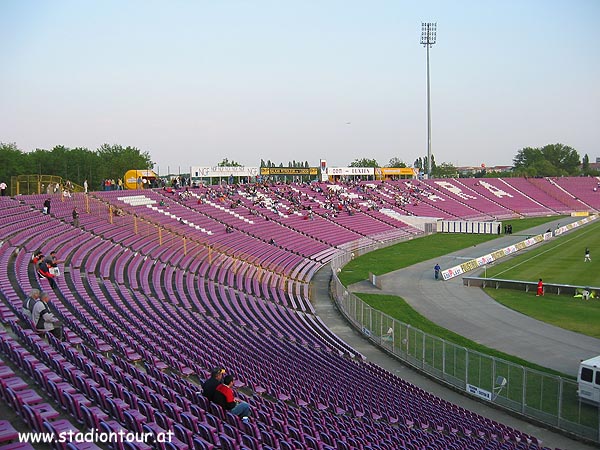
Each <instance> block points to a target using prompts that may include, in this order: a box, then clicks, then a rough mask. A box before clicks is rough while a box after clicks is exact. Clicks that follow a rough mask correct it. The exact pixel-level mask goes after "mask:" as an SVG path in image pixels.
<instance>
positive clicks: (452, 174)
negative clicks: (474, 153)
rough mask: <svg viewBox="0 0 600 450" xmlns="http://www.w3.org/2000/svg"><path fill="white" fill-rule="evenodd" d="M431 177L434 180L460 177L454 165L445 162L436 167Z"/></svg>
mask: <svg viewBox="0 0 600 450" xmlns="http://www.w3.org/2000/svg"><path fill="white" fill-rule="evenodd" d="M432 160H433V158H432ZM431 176H432V177H433V178H456V177H458V170H457V169H456V167H455V166H454V165H453V164H451V163H446V162H445V163H442V164H440V165H439V166H436V167H435V169H433V168H432V169H431Z"/></svg>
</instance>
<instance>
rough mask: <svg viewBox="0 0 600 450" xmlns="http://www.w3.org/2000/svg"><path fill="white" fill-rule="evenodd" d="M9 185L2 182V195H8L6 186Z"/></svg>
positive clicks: (0, 186) (0, 189)
mask: <svg viewBox="0 0 600 450" xmlns="http://www.w3.org/2000/svg"><path fill="white" fill-rule="evenodd" d="M7 187H8V186H7V185H6V183H5V182H4V181H3V182H2V183H0V192H2V197H4V196H5V195H6V188H7Z"/></svg>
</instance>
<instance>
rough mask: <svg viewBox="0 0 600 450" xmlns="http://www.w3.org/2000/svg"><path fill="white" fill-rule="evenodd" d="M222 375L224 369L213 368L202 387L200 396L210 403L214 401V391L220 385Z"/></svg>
mask: <svg viewBox="0 0 600 450" xmlns="http://www.w3.org/2000/svg"><path fill="white" fill-rule="evenodd" d="M224 374H225V369H223V368H222V367H215V368H214V369H213V370H211V371H210V378H208V379H207V380H206V381H205V382H204V384H203V385H202V394H203V395H204V396H205V397H206V398H207V399H209V400H210V401H211V402H212V401H214V399H215V391H216V389H217V386H218V385H219V384H221V383H222V381H223V375H224Z"/></svg>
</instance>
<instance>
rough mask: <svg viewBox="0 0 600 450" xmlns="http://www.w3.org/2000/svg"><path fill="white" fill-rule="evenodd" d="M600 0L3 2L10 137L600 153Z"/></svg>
mask: <svg viewBox="0 0 600 450" xmlns="http://www.w3.org/2000/svg"><path fill="white" fill-rule="evenodd" d="M599 19H600V1H599V0H570V1H569V0H564V1H558V0H543V1H541V0H540V1H534V0H521V1H512V0H507V1H487V0H473V1H467V0H462V1H461V0H457V1H437V0H430V1H428V2H415V1H404V0H389V1H384V0H381V1H379V0H373V1H354V0H315V1H313V0H279V1H275V0H273V1H266V0H265V1H263V0H253V1H250V0H238V1H234V0H220V1H216V0H213V1H205V0H194V1H192V0H189V1H177V0H175V1H166V0H165V1H151V0H149V1H147V0H144V1H141V0H140V1H134V0H129V1H128V0H103V1H100V0H73V1H66V0H52V1H50V0H0V24H1V26H0V142H4V143H12V142H14V143H16V144H17V146H18V147H19V148H20V149H21V150H23V151H32V150H35V149H36V148H43V149H51V148H52V147H54V146H57V145H64V146H66V147H71V148H74V147H86V148H88V149H91V150H95V149H97V148H98V147H100V146H101V145H102V144H104V143H108V144H119V145H123V146H128V145H129V146H133V147H137V148H139V149H140V150H142V151H147V152H148V153H149V154H150V156H151V159H152V161H153V162H154V163H155V170H157V171H158V172H159V173H160V174H166V173H167V171H170V172H171V173H176V171H177V170H179V171H180V172H183V171H186V170H189V167H190V166H213V165H216V164H218V163H219V162H221V161H222V160H223V159H224V158H227V159H229V160H230V161H231V160H234V161H236V162H238V163H240V164H243V165H246V166H258V165H259V164H260V161H261V159H263V160H265V161H267V160H271V161H273V162H275V163H277V164H278V163H280V162H283V163H284V165H287V162H288V161H292V160H295V161H308V162H309V164H310V165H311V166H316V165H318V163H319V160H320V159H325V160H327V163H328V165H329V166H330V167H334V166H347V165H349V164H350V163H351V162H352V161H354V160H355V159H360V158H369V159H375V160H377V162H378V163H379V164H380V165H381V166H384V165H386V164H388V163H389V160H390V159H391V158H398V159H400V160H402V161H404V162H405V163H406V164H407V165H409V166H411V165H412V164H413V163H414V161H415V159H417V158H418V157H423V156H425V155H427V101H426V100H427V96H426V50H425V48H424V47H423V46H422V45H420V37H421V23H422V22H436V23H437V41H436V44H435V45H434V46H433V47H432V48H431V49H430V75H431V151H432V153H433V155H434V157H435V160H436V162H437V163H438V164H440V163H443V162H447V163H450V164H454V165H456V166H470V165H476V166H479V165H481V164H485V165H486V166H494V165H511V164H512V160H513V158H514V157H515V155H516V154H517V152H518V151H519V150H520V149H522V148H524V147H541V146H544V145H546V144H554V143H562V144H565V145H568V146H571V147H573V148H574V149H575V150H577V152H578V153H579V154H580V155H581V156H583V155H585V154H587V155H588V156H589V158H590V161H595V160H596V157H600V26H598V21H599Z"/></svg>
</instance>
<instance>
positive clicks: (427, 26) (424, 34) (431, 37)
mask: <svg viewBox="0 0 600 450" xmlns="http://www.w3.org/2000/svg"><path fill="white" fill-rule="evenodd" d="M436 29H437V22H421V45H423V46H424V47H425V48H426V49H427V178H431V90H430V86H429V85H430V83H429V49H430V48H431V47H432V46H433V45H434V44H435V39H436Z"/></svg>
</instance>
